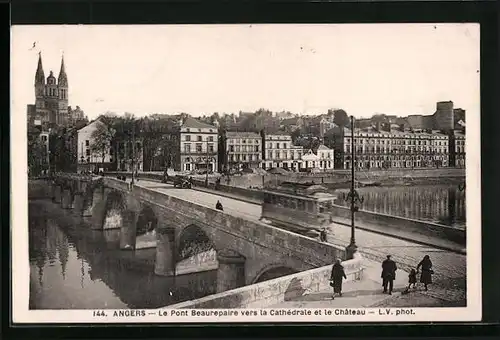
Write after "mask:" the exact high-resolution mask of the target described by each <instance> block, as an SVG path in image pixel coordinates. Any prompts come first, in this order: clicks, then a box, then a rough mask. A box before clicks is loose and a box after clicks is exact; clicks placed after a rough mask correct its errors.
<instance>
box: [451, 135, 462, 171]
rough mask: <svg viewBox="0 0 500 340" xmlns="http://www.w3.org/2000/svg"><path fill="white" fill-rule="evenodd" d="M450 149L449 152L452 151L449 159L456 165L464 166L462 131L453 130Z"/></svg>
mask: <svg viewBox="0 0 500 340" xmlns="http://www.w3.org/2000/svg"><path fill="white" fill-rule="evenodd" d="M452 141H453V142H452ZM450 149H451V150H450V153H453V157H450V160H451V161H453V162H454V165H455V166H456V167H458V168H465V133H463V132H462V131H454V132H453V135H452V138H451V139H450Z"/></svg>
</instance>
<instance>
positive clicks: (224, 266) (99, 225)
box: [51, 174, 346, 292]
mask: <svg viewBox="0 0 500 340" xmlns="http://www.w3.org/2000/svg"><path fill="white" fill-rule="evenodd" d="M179 190H182V189H179ZM51 193H52V198H53V200H54V201H55V202H57V203H61V206H62V208H64V209H73V210H74V213H75V214H77V215H80V216H83V217H88V218H91V220H92V226H93V228H95V229H108V228H119V229H120V248H121V249H122V250H124V251H127V250H128V251H138V250H139V249H141V248H151V247H156V261H155V273H156V274H157V275H162V276H175V275H176V267H177V265H178V264H179V263H180V262H181V261H183V260H186V259H188V258H193V257H196V256H197V255H199V254H201V253H204V254H206V253H210V252H212V253H216V261H215V263H216V268H217V291H218V292H222V291H226V290H229V289H234V288H237V287H240V286H244V285H248V284H253V283H257V282H261V281H264V280H268V279H273V278H275V277H278V276H282V275H286V274H291V273H295V272H300V271H304V270H307V269H312V268H317V267H321V266H325V265H328V264H331V263H332V262H333V261H334V260H335V259H336V258H341V259H344V260H345V259H346V252H345V249H344V248H342V247H339V246H335V245H332V244H326V243H321V242H318V241H317V240H315V239H312V238H309V237H306V236H302V235H298V234H295V233H291V232H288V231H285V230H282V229H279V228H276V227H273V226H270V225H267V224H265V223H261V222H258V221H251V220H247V219H244V218H241V217H236V216H233V215H231V214H230V213H227V212H224V211H219V210H216V209H213V208H209V207H206V206H203V205H201V204H197V203H194V202H190V201H186V200H183V199H180V198H177V197H174V196H170V195H168V194H166V193H164V192H160V191H158V190H155V189H152V188H146V187H144V186H141V185H140V182H139V183H136V184H135V185H133V186H132V185H131V184H130V183H127V182H125V181H121V180H118V179H114V178H107V177H90V176H88V177H84V176H76V175H67V174H59V175H57V176H55V178H54V180H53V182H52V186H51ZM110 219H112V220H113V221H112V223H110V222H109V221H110ZM201 265H202V264H200V263H197V264H196V266H201ZM196 271H200V270H199V269H198V268H192V272H196Z"/></svg>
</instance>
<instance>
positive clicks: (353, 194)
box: [345, 116, 364, 259]
mask: <svg viewBox="0 0 500 340" xmlns="http://www.w3.org/2000/svg"><path fill="white" fill-rule="evenodd" d="M351 140H352V143H351V145H352V146H351V159H352V166H351V191H350V192H349V194H348V195H347V197H346V198H345V200H346V201H349V202H350V203H351V241H350V243H349V245H348V246H347V248H346V251H347V258H348V259H351V258H352V257H353V255H354V253H356V251H357V250H358V246H357V245H356V235H355V226H354V213H355V212H356V211H358V210H359V207H358V206H357V204H361V203H363V201H364V198H363V197H360V196H359V194H358V192H357V191H356V190H355V189H354V166H355V165H354V162H355V155H356V151H355V147H356V145H355V143H354V140H355V139H354V117H353V116H351Z"/></svg>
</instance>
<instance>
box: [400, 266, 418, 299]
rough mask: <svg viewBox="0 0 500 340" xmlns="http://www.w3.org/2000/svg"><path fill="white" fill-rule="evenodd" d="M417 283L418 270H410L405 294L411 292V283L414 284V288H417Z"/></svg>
mask: <svg viewBox="0 0 500 340" xmlns="http://www.w3.org/2000/svg"><path fill="white" fill-rule="evenodd" d="M416 284H417V272H416V271H415V269H412V270H411V271H410V274H408V287H406V289H405V290H404V292H403V294H408V293H409V292H410V288H411V285H413V289H415V285H416Z"/></svg>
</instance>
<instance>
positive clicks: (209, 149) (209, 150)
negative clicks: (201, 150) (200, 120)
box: [208, 144, 214, 153]
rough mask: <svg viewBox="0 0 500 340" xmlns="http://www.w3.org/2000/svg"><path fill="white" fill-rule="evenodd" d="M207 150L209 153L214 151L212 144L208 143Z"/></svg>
mask: <svg viewBox="0 0 500 340" xmlns="http://www.w3.org/2000/svg"><path fill="white" fill-rule="evenodd" d="M208 152H210V153H213V152H214V145H213V144H208Z"/></svg>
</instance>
